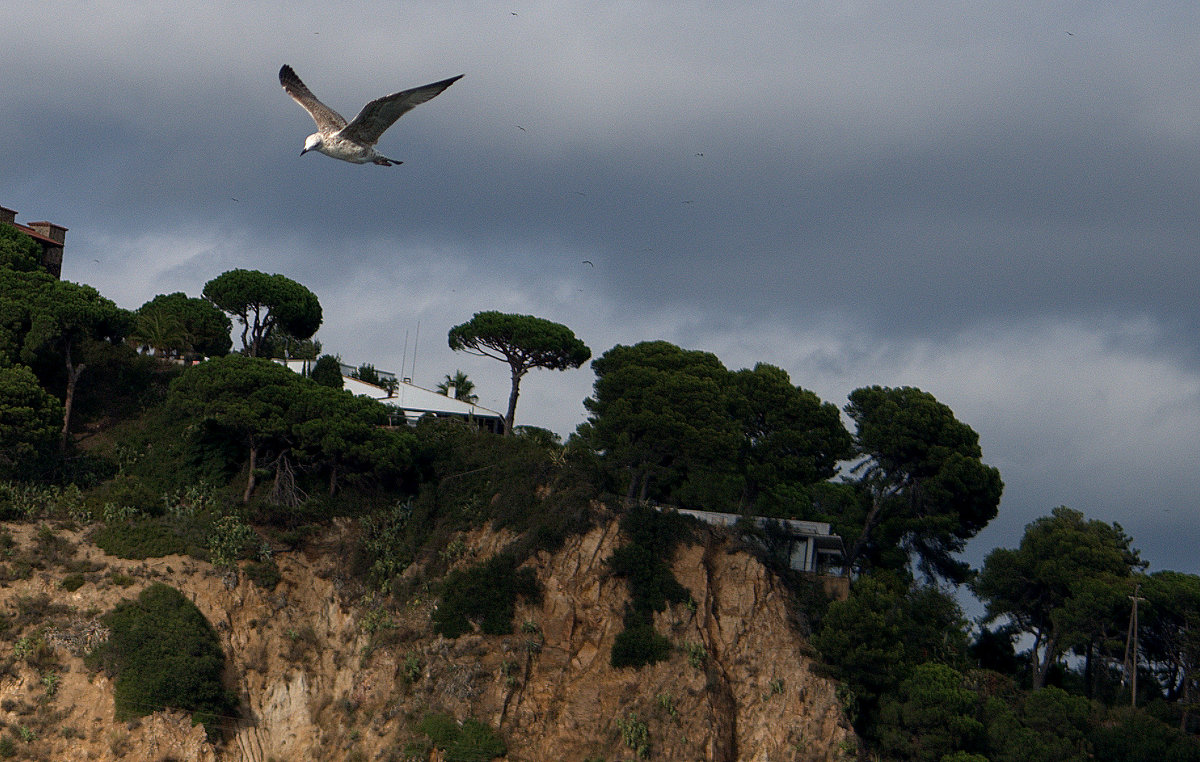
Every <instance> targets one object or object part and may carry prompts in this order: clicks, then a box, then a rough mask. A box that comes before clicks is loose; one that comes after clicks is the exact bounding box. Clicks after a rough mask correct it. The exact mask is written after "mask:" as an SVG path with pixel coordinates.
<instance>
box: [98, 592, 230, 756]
mask: <svg viewBox="0 0 1200 762" xmlns="http://www.w3.org/2000/svg"><path fill="white" fill-rule="evenodd" d="M104 624H105V625H106V626H107V627H108V628H109V631H110V635H109V638H108V640H107V641H106V642H105V643H104V644H102V645H101V646H99V647H98V648H97V649H96V650H95V651H93V652H92V654H91V657H90V659H91V662H92V663H93V664H96V665H98V666H100V667H102V668H103V669H104V670H105V671H106V672H108V673H109V674H111V675H113V676H115V681H116V682H115V686H114V691H113V698H114V701H115V703H116V716H117V719H118V720H127V719H130V718H133V717H139V716H142V715H146V714H151V713H153V712H156V711H159V710H162V709H166V708H172V709H184V710H186V711H189V712H191V713H192V720H193V721H195V722H201V723H204V725H205V727H206V728H207V729H208V731H209V733H210V734H211V733H213V732H214V731H215V729H216V726H217V723H218V721H219V720H220V718H221V717H222V716H228V715H232V714H234V712H235V709H236V705H237V703H236V700H235V699H234V697H233V696H232V695H231V694H230V693H229V692H228V691H226V690H225V688H224V686H223V685H222V684H221V673H222V671H223V670H224V668H225V654H224V653H223V652H222V651H221V645H220V642H219V641H218V639H217V634H216V632H214V631H213V628H212V626H211V625H210V624H209V623H208V620H207V619H205V618H204V614H202V613H201V612H200V610H199V609H198V608H196V606H195V604H193V603H192V602H191V601H189V600H188V599H187V598H185V597H184V596H183V594H182V593H180V592H179V591H178V590H176V589H175V588H173V587H169V586H167V585H164V584H162V583H158V582H156V583H154V584H152V585H150V586H149V587H147V588H146V589H145V590H143V591H142V593H141V594H140V595H139V596H138V597H137V599H136V600H132V601H124V602H122V603H120V604H118V605H117V607H116V608H114V609H113V610H112V611H111V612H110V613H109V614H108V615H107V616H105V617H104Z"/></svg>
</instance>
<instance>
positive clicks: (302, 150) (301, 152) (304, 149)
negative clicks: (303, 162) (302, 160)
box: [300, 148, 308, 156]
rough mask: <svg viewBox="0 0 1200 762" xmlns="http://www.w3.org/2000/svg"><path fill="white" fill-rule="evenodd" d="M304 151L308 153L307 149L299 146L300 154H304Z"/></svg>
mask: <svg viewBox="0 0 1200 762" xmlns="http://www.w3.org/2000/svg"><path fill="white" fill-rule="evenodd" d="M306 153H308V149H307V148H301V149H300V155H301V156H303V155H304V154H306Z"/></svg>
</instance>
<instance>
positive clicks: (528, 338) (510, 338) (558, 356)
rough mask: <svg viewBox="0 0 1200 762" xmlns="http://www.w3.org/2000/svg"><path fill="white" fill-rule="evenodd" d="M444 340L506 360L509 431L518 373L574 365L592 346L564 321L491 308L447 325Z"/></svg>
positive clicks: (586, 357)
mask: <svg viewBox="0 0 1200 762" xmlns="http://www.w3.org/2000/svg"><path fill="white" fill-rule="evenodd" d="M447 343H448V344H449V345H450V348H451V349H453V350H454V351H456V352H458V351H463V352H468V353H470V354H475V355H479V356H481V357H491V358H493V359H495V360H502V361H504V362H506V363H508V366H509V368H510V369H511V371H512V391H511V392H510V394H509V397H508V412H507V413H506V414H505V416H504V430H505V432H511V431H512V428H513V421H514V418H515V416H516V411H517V395H518V394H519V388H520V385H521V377H522V376H524V375H525V374H526V373H528V372H529V371H530V370H531V369H532V368H546V369H549V370H566V369H568V368H578V367H579V366H580V365H583V364H584V363H585V362H587V361H588V360H589V359H590V358H591V356H592V350H590V349H588V347H587V345H586V344H584V343H583V342H582V341H580V340H579V339H577V338H576V337H575V334H574V333H572V332H571V329H570V328H567V327H566V326H565V325H562V324H560V323H554V322H551V321H549V320H546V319H544V318H539V317H533V316H532V315H511V314H507V313H503V312H494V311H489V312H477V313H475V316H474V317H472V318H471V319H470V320H469V321H467V322H466V323H463V324H461V325H456V326H454V327H453V328H451V329H450V332H449V334H448V335H447Z"/></svg>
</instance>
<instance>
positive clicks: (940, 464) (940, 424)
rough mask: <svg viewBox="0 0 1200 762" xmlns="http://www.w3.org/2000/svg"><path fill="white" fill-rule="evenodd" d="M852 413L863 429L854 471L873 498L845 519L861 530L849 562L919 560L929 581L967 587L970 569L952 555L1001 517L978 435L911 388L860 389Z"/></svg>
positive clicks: (994, 477) (998, 485)
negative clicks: (863, 510)
mask: <svg viewBox="0 0 1200 762" xmlns="http://www.w3.org/2000/svg"><path fill="white" fill-rule="evenodd" d="M846 413H847V415H849V416H850V418H851V419H853V420H854V422H855V424H856V425H857V432H856V434H855V436H854V447H855V451H856V453H857V454H858V455H859V456H861V457H862V460H861V461H860V462H859V464H858V465H857V466H856V467H855V471H856V472H857V473H858V474H859V486H860V487H861V488H862V489H863V490H864V491H865V492H866V494H867V495H868V496H869V498H870V499H869V500H868V501H865V502H866V503H867V505H865V506H864V507H865V508H866V514H865V515H863V516H848V517H843V518H842V523H844V524H846V525H848V526H857V529H858V532H857V533H858V539H857V540H855V541H854V544H853V545H852V546H851V548H850V552H849V558H848V562H849V563H851V564H854V565H858V566H860V567H879V566H883V567H892V568H895V567H896V566H897V563H896V561H897V560H900V561H902V564H903V566H904V567H907V566H908V561H909V559H910V558H913V557H915V559H916V562H917V566H918V568H919V569H920V571H921V572H922V573H924V574H925V575H926V576H928V577H931V578H936V577H940V578H942V579H946V580H948V581H950V582H953V583H961V582H964V581H966V579H967V578H968V576H969V567H968V566H967V565H966V564H965V563H964V562H961V561H958V560H956V559H954V558H953V555H954V554H956V553H960V552H961V551H962V550H963V548H964V547H965V545H966V542H967V540H969V539H970V538H972V537H974V536H975V535H976V534H977V533H978V532H979V530H981V529H983V527H985V526H986V525H987V523H988V522H989V521H991V520H992V519H993V518H995V516H996V511H997V507H998V505H999V503H1000V494H1001V492H1002V491H1003V489H1004V484H1003V482H1002V481H1001V480H1000V472H999V471H997V470H996V469H995V468H992V467H990V466H987V465H984V464H983V462H982V461H981V460H980V458H981V457H982V451H981V450H980V448H979V435H978V434H976V433H975V431H974V430H973V429H972V428H971V427H970V426H967V425H966V424H965V423H962V422H960V421H958V420H957V419H956V418H955V417H954V413H953V411H951V410H950V408H948V407H946V406H945V405H943V404H942V403H940V402H938V401H937V399H935V398H934V396H933V395H932V394H929V393H928V392H923V391H921V390H920V389H915V388H912V387H899V388H886V387H880V386H871V387H866V388H863V389H856V390H854V391H853V392H851V394H850V402H849V404H848V405H846ZM895 549H899V550H901V551H903V554H902V555H900V556H897V555H895V554H894V553H893V552H892V551H894V550H895ZM889 553H891V560H889V558H888V556H889Z"/></svg>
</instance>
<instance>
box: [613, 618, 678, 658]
mask: <svg viewBox="0 0 1200 762" xmlns="http://www.w3.org/2000/svg"><path fill="white" fill-rule="evenodd" d="M670 655H671V641H669V640H667V639H666V637H664V636H662V635H659V634H658V633H657V632H655V630H654V625H653V624H651V623H648V622H647V623H643V624H637V625H634V626H632V627H630V626H629V625H628V624H626V626H625V629H624V630H622V631H621V632H619V633H617V639H616V640H615V641H614V642H613V647H612V657H611V659H610V663H611V664H612V665H613V666H614V667H634V668H637V667H642V666H645V665H647V664H654V663H655V662H660V661H663V660H664V659H666V658H667V657H669V656H670Z"/></svg>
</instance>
